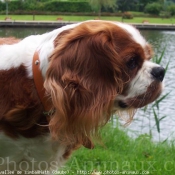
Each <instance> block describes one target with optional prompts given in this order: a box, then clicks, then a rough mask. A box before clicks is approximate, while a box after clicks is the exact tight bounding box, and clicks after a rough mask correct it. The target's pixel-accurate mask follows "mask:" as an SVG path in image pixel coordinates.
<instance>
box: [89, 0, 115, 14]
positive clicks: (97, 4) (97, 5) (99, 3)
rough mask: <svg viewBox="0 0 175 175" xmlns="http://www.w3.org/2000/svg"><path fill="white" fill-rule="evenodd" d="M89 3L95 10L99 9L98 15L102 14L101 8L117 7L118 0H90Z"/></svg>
mask: <svg viewBox="0 0 175 175" xmlns="http://www.w3.org/2000/svg"><path fill="white" fill-rule="evenodd" d="M89 4H90V6H91V7H92V9H93V10H95V11H98V16H99V17H100V16H101V9H102V7H104V8H108V7H109V8H113V9H114V8H115V7H116V6H117V0H89Z"/></svg>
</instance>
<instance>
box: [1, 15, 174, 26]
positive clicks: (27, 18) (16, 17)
mask: <svg viewBox="0 0 175 175" xmlns="http://www.w3.org/2000/svg"><path fill="white" fill-rule="evenodd" d="M5 17H6V16H5V15H0V20H4V19H5ZM9 17H11V18H12V20H25V21H32V20H33V15H9ZM60 17H61V18H62V19H63V21H85V20H92V19H98V17H97V16H64V15H35V20H36V21H56V20H57V18H60ZM100 19H101V20H110V21H122V18H121V17H116V16H102V17H100ZM144 20H147V21H149V23H157V24H175V19H174V18H166V19H162V18H150V17H134V18H133V19H124V22H128V23H142V22H143V21H144Z"/></svg>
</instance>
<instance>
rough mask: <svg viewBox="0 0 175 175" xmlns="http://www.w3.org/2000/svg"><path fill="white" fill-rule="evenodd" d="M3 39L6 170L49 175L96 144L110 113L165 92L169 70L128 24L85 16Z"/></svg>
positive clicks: (0, 162) (2, 155) (0, 107)
mask: <svg viewBox="0 0 175 175" xmlns="http://www.w3.org/2000/svg"><path fill="white" fill-rule="evenodd" d="M0 44H1V46H0V148H1V149H0V170H22V171H24V170H50V174H51V173H52V170H54V169H57V168H59V167H60V166H61V165H62V164H63V163H64V162H65V160H66V159H67V158H68V156H69V155H70V154H71V152H72V150H75V149H76V148H78V147H79V146H81V145H83V146H85V147H87V148H93V143H92V142H91V140H92V138H93V136H94V135H96V134H97V132H98V129H99V128H100V127H101V126H103V125H104V124H106V123H107V122H108V120H109V119H110V116H111V114H113V113H114V112H119V113H120V111H123V110H124V111H128V113H129V115H131V113H132V112H130V111H132V110H135V109H136V108H140V107H143V106H145V105H147V104H148V103H151V102H152V101H154V100H155V99H156V98H157V97H158V96H159V95H160V94H161V91H162V80H163V78H164V72H165V71H164V69H163V68H162V67H161V66H159V65H157V64H155V63H152V62H150V59H151V57H152V49H151V47H150V45H149V44H148V43H147V42H146V41H145V39H144V38H143V37H142V36H141V34H140V33H139V31H138V30H137V29H135V28H134V27H133V26H130V25H128V24H123V23H118V22H117V23H114V22H107V21H100V20H99V21H86V22H82V23H78V24H71V25H67V26H64V27H62V28H59V29H56V30H53V31H52V32H49V33H46V34H43V35H32V36H29V37H26V38H24V39H23V40H21V41H19V40H15V39H13V38H8V39H0ZM130 117H132V116H130ZM39 174H40V173H39Z"/></svg>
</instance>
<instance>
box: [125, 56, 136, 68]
mask: <svg viewBox="0 0 175 175" xmlns="http://www.w3.org/2000/svg"><path fill="white" fill-rule="evenodd" d="M127 67H128V68H129V69H131V70H133V69H135V68H136V67H137V58H136V57H133V58H131V59H130V60H129V61H128V62H127Z"/></svg>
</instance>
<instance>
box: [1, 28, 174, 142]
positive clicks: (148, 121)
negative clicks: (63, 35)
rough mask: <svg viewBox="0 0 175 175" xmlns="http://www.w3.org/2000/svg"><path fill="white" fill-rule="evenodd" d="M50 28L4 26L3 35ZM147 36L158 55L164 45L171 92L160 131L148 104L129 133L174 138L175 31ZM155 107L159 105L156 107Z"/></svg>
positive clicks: (162, 111)
mask: <svg viewBox="0 0 175 175" xmlns="http://www.w3.org/2000/svg"><path fill="white" fill-rule="evenodd" d="M51 30H52V29H50V28H38V29H37V28H1V29H0V36H3V37H5V36H6V37H7V36H15V37H18V38H23V37H25V36H28V35H32V34H42V33H45V32H49V31H51ZM141 33H142V34H143V35H144V37H145V38H146V39H147V40H148V41H149V43H151V44H152V45H153V46H154V50H155V54H156V55H161V53H162V51H163V50H164V48H165V54H164V58H163V60H162V66H166V64H167V63H168V61H169V62H170V64H169V68H168V71H167V73H166V77H165V80H164V83H165V88H164V92H163V95H165V94H167V93H170V94H169V95H168V96H167V98H166V99H164V100H163V101H162V102H161V103H160V109H159V111H157V113H158V114H159V116H158V117H159V119H160V118H162V117H163V119H162V120H161V121H160V133H159V132H158V130H157V127H156V123H155V119H154V115H153V108H152V106H151V105H149V106H148V108H149V110H147V112H146V113H145V112H143V109H140V110H138V111H137V113H136V115H135V117H134V121H133V122H132V123H131V124H130V126H128V127H127V129H128V130H129V134H130V135H132V136H134V137H135V136H137V135H140V134H145V133H147V134H150V133H151V134H152V136H153V139H154V140H161V141H162V140H165V139H175V31H151V30H146V31H141ZM154 109H155V110H156V108H154Z"/></svg>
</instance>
